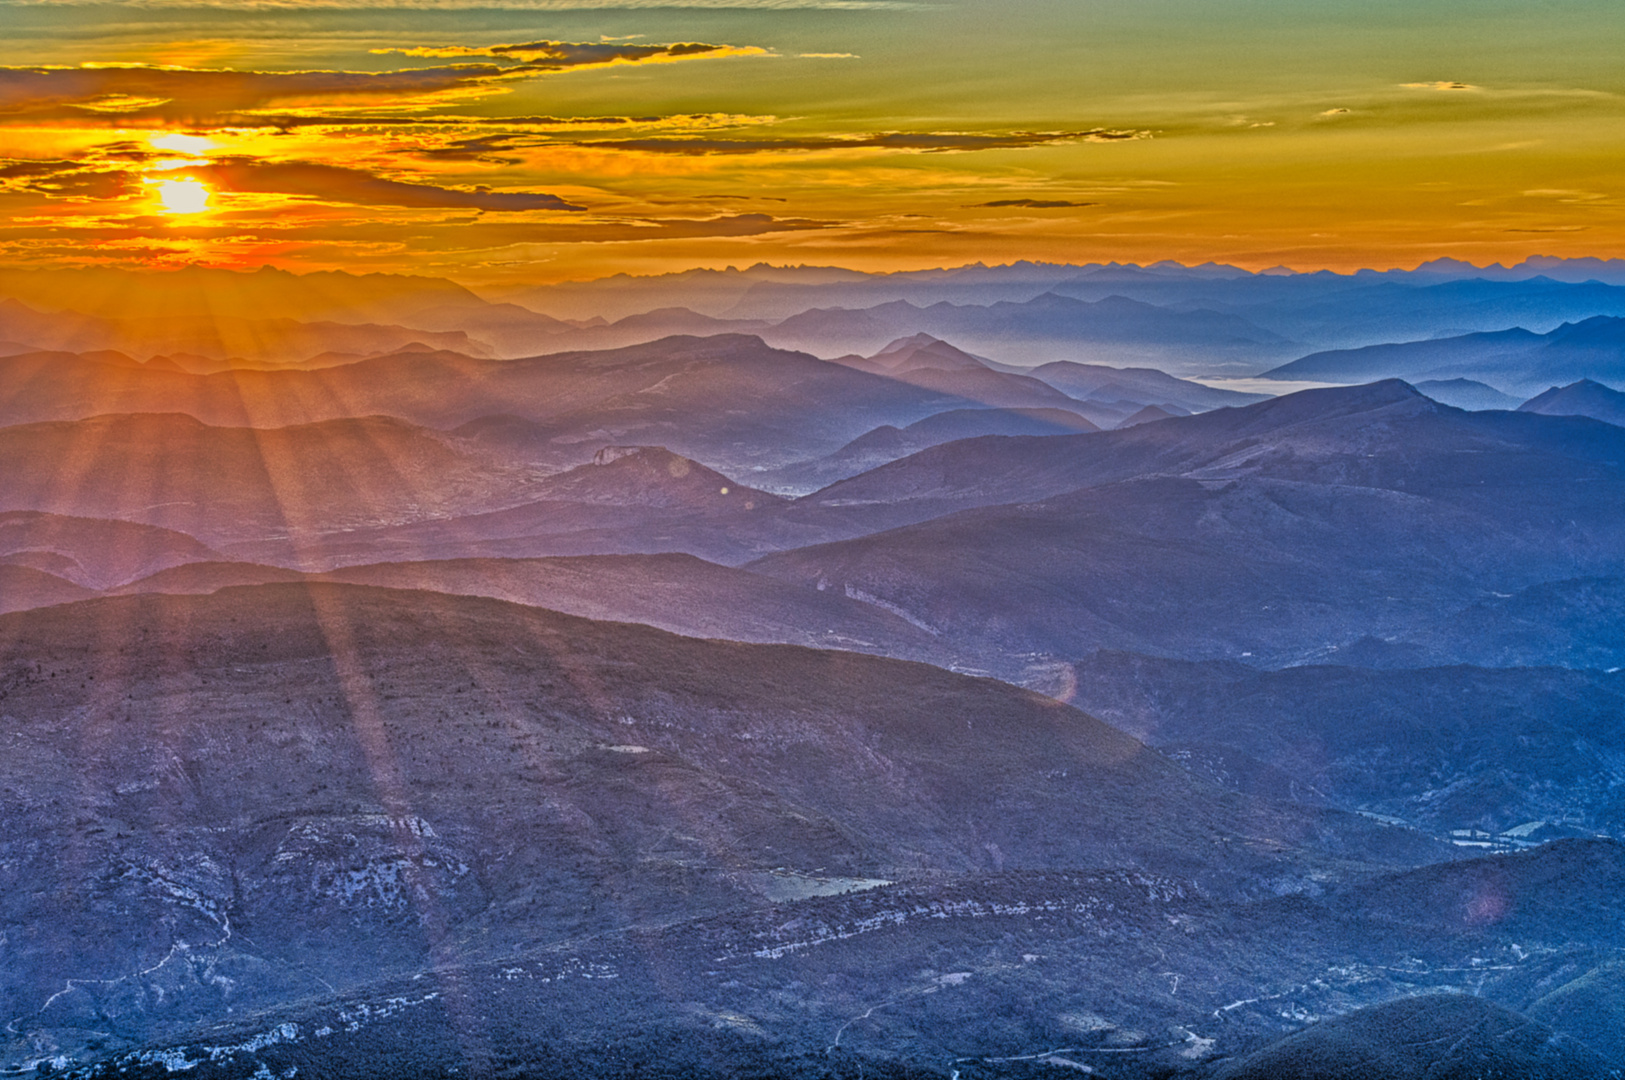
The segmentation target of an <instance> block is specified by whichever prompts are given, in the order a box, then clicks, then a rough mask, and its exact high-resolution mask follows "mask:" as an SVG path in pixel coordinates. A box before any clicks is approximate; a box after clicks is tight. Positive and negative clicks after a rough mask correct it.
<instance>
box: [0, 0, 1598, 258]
mask: <svg viewBox="0 0 1625 1080" xmlns="http://www.w3.org/2000/svg"><path fill="white" fill-rule="evenodd" d="M1465 13H1466V9H1464V8H1463V5H1461V4H1460V3H1458V2H1445V0H1412V2H1408V3H1383V2H1377V3H1373V2H1362V3H1358V4H1356V3H1339V2H1335V0H1334V2H1326V3H1316V4H1311V3H1308V2H1305V0H1233V2H1228V0H1227V2H1226V3H1223V4H1214V3H1211V2H1210V0H1136V2H1133V3H1130V2H1127V0H1021V2H1017V3H994V2H992V0H940V2H892V0H884V2H868V0H830V2H828V3H822V4H819V3H806V4H797V3H793V2H791V3H786V2H784V0H760V2H756V0H709V2H708V3H694V4H691V5H689V6H684V5H683V4H682V3H678V4H675V5H668V6H662V7H654V6H647V5H644V4H639V3H626V4H621V5H611V4H603V3H597V2H594V0H577V2H573V3H572V2H556V0H532V2H524V0H513V2H511V3H508V4H506V5H488V6H483V7H481V6H476V5H473V4H467V5H463V4H458V3H456V2H453V0H419V2H418V3H416V4H406V3H404V2H402V3H398V4H397V3H388V2H370V0H349V3H348V6H346V4H345V2H344V0H340V2H339V3H338V4H337V5H322V6H319V7H318V6H307V5H306V4H304V3H301V2H300V0H280V2H269V0H267V2H251V3H238V2H230V0H219V2H217V3H214V4H183V3H179V2H172V0H144V2H143V0H137V2H130V3H124V4H93V3H86V4H79V3H52V4H38V3H17V2H15V0H0V26H4V27H5V28H6V30H7V33H6V34H5V35H3V36H4V43H3V44H0V64H3V65H4V67H3V68H0V205H3V207H4V218H3V220H0V250H3V252H4V254H3V256H0V259H3V261H4V262H5V263H6V264H8V265H30V264H38V265H78V264H84V263H92V262H95V263H107V264H118V265H161V266H174V265H184V264H189V263H203V264H208V265H220V266H253V265H259V264H263V263H271V264H274V265H278V266H283V267H287V268H289V269H295V270H303V269H316V268H323V269H333V268H339V269H350V270H357V271H362V270H369V269H380V270H391V271H402V270H409V271H415V272H422V273H435V274H443V275H446V276H451V277H454V278H458V279H460V280H465V281H469V282H475V283H478V282H494V281H520V280H525V281H548V280H558V279H562V278H579V277H592V276H599V275H602V274H607V273H614V272H619V271H630V272H639V273H647V272H659V271H664V270H671V269H679V268H683V267H687V266H693V265H706V266H723V265H728V264H748V263H754V262H758V261H767V262H774V263H819V264H839V265H845V266H852V267H857V268H861V269H903V268H918V267H925V266H936V265H954V264H960V263H965V262H970V261H976V260H981V261H986V262H1003V261H1010V260H1014V259H1020V258H1029V259H1042V260H1051V261H1072V262H1084V261H1094V260H1102V259H1121V260H1132V261H1153V260H1156V259H1163V258H1173V259H1179V260H1183V261H1203V260H1207V259H1216V260H1221V261H1227V262H1233V263H1238V264H1241V265H1245V266H1251V267H1255V268H1262V267H1265V266H1269V265H1273V264H1277V263H1285V264H1287V265H1290V266H1293V267H1296V268H1301V269H1309V268H1317V267H1332V268H1336V269H1351V268H1354V267H1358V266H1378V267H1387V266H1396V265H1397V266H1412V265H1415V264H1416V263H1418V262H1420V261H1423V260H1426V259H1430V258H1434V257H1438V256H1442V255H1448V256H1454V257H1457V258H1463V259H1468V260H1471V261H1474V262H1478V263H1485V262H1489V261H1496V260H1500V261H1516V260H1518V259H1521V258H1523V257H1524V256H1526V255H1530V254H1552V255H1599V256H1608V257H1617V256H1621V255H1625V215H1622V210H1621V198H1622V186H1625V146H1622V140H1621V137H1620V134H1619V133H1620V132H1621V131H1625V122H1622V121H1625V115H1622V113H1625V109H1622V103H1625V65H1621V64H1620V63H1619V62H1618V57H1619V56H1621V55H1625V19H1620V18H1619V17H1618V9H1617V5H1616V4H1615V3H1613V2H1612V0H1609V2H1606V3H1605V2H1600V0H1583V2H1582V0H1548V2H1545V3H1542V4H1539V5H1531V4H1527V3H1511V2H1501V0H1481V2H1479V3H1475V4H1474V5H1472V9H1471V15H1472V18H1471V19H1466V18H1464V14H1465Z"/></svg>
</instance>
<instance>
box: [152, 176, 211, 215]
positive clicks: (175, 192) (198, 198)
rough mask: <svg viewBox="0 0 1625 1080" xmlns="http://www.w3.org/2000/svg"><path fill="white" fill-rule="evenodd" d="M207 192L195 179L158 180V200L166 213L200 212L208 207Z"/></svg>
mask: <svg viewBox="0 0 1625 1080" xmlns="http://www.w3.org/2000/svg"><path fill="white" fill-rule="evenodd" d="M209 194H210V192H209V189H208V188H206V187H204V186H203V184H202V183H200V182H199V181H197V180H159V181H158V201H159V202H161V203H163V204H164V213H166V214H201V213H203V211H205V210H207V209H208V208H209Z"/></svg>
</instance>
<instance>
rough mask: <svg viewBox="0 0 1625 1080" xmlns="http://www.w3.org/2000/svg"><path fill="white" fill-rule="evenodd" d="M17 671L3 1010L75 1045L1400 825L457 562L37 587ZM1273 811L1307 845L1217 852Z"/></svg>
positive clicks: (1075, 716) (1013, 711)
mask: <svg viewBox="0 0 1625 1080" xmlns="http://www.w3.org/2000/svg"><path fill="white" fill-rule="evenodd" d="M0 672H3V673H4V679H5V683H4V693H5V710H6V713H7V714H8V715H9V716H12V717H14V718H18V720H20V721H21V723H20V724H19V725H18V726H17V727H15V728H14V730H13V731H12V733H11V735H10V741H9V743H8V750H7V753H6V754H5V755H3V756H0V772H3V773H4V777H3V779H4V789H5V795H4V798H5V806H6V812H7V821H8V828H7V835H6V837H5V839H4V840H3V841H0V843H3V844H4V849H3V850H4V852H5V856H6V857H5V860H4V861H3V862H0V874H3V875H4V882H5V886H6V887H5V888H4V889H0V904H3V905H4V906H5V911H4V913H3V916H0V917H3V919H4V922H5V924H6V925H17V924H22V923H26V924H28V925H30V926H33V927H35V928H37V932H36V933H34V934H31V935H30V936H28V937H27V938H26V939H24V940H22V941H20V942H17V943H16V944H15V945H14V946H12V947H9V948H8V956H7V963H6V965H5V967H4V970H3V976H0V979H3V982H0V1010H3V1011H4V1013H5V1014H6V1015H7V1016H8V1017H11V1018H13V1020H12V1030H13V1031H15V1032H17V1033H18V1034H19V1035H20V1036H22V1037H24V1038H25V1039H32V1040H33V1041H34V1045H40V1044H41V1043H42V1042H44V1043H50V1042H53V1041H54V1042H55V1044H56V1045H58V1046H70V1045H71V1046H73V1047H75V1050H74V1052H75V1053H76V1054H77V1053H78V1052H80V1051H81V1050H82V1048H83V1046H84V1045H85V1040H87V1039H91V1038H92V1037H93V1036H94V1033H95V1032H98V1031H99V1032H102V1033H104V1034H103V1036H102V1037H103V1039H104V1043H103V1045H105V1039H106V1038H109V1037H112V1038H115V1039H117V1040H120V1041H126V1042H127V1041H130V1040H133V1041H136V1042H146V1041H150V1040H152V1039H155V1038H159V1037H161V1036H162V1035H163V1034H164V1033H165V1032H173V1031H177V1030H180V1029H182V1028H184V1027H186V1026H188V1025H192V1024H195V1023H197V1022H198V1021H199V1020H200V1019H202V1018H204V1017H207V1016H216V1015H218V1010H219V1007H220V1004H221V1000H222V995H224V997H225V1000H226V1002H228V1003H230V1004H231V1005H232V1006H233V1007H234V1008H235V1009H236V1010H237V1011H238V1012H241V1013H258V1012H259V1010H262V1009H264V1008H266V1007H269V1006H272V1005H277V1004H287V1003H289V1002H292V1001H294V1000H299V999H306V998H308V997H309V996H310V995H311V994H313V993H320V992H321V987H322V986H323V985H326V986H327V987H328V988H329V992H331V988H332V987H346V986H349V987H355V986H359V985H363V984H367V983H373V982H377V981H379V980H387V979H389V978H391V977H392V976H394V975H400V976H403V977H404V976H409V975H411V974H412V973H414V972H419V971H422V970H423V969H425V968H428V967H433V968H437V969H445V968H446V967H447V965H453V966H455V965H460V964H477V963H481V962H484V961H488V960H498V959H500V958H502V957H503V956H505V955H508V954H512V953H514V952H515V951H516V950H519V949H521V948H535V947H537V946H541V945H555V946H559V945H565V944H567V943H568V942H570V941H572V940H576V939H580V938H581V937H582V936H583V935H591V934H597V933H602V932H605V931H611V930H616V929H625V928H628V927H631V926H637V925H649V926H658V925H660V924H662V923H665V922H669V921H672V920H674V919H693V918H696V917H700V916H705V915H707V914H716V913H719V912H723V911H726V910H729V909H732V908H739V907H741V906H751V905H760V903H761V900H760V899H759V897H760V896H761V895H762V892H763V891H764V890H767V889H768V887H769V886H770V885H771V884H772V883H773V882H774V881H775V878H776V876H777V875H784V880H785V882H786V883H791V879H793V878H800V879H802V880H803V881H804V882H805V883H806V884H808V885H811V886H820V887H822V888H824V890H825V891H839V890H840V889H842V888H851V887H853V886H862V885H864V884H866V883H872V882H873V881H874V880H876V879H894V878H897V877H899V876H909V875H924V877H925V879H926V880H927V881H931V880H935V879H936V878H937V877H939V876H940V875H941V874H942V873H944V872H956V873H963V872H967V871H975V870H978V869H980V868H996V867H1000V866H1002V867H1004V868H1005V869H1006V870H1013V869H1016V868H1034V869H1036V868H1044V867H1067V866H1077V865H1099V864H1102V863H1105V864H1108V865H1116V866H1123V865H1130V866H1135V865H1143V866H1144V867H1145V868H1147V869H1150V868H1152V867H1157V866H1177V867H1180V868H1182V869H1184V870H1186V871H1188V872H1190V873H1193V874H1196V875H1198V876H1203V877H1206V876H1209V874H1210V872H1211V871H1213V870H1215V869H1217V868H1218V864H1219V862H1221V861H1222V862H1223V864H1224V865H1223V869H1222V871H1220V872H1219V873H1218V876H1214V877H1212V878H1211V881H1212V884H1213V886H1214V887H1234V884H1235V883H1245V882H1246V881H1247V880H1248V874H1249V872H1250V871H1249V868H1251V869H1252V870H1255V871H1256V870H1261V869H1263V868H1266V867H1272V866H1279V867H1285V868H1290V867H1292V866H1294V865H1296V861H1297V860H1305V861H1307V862H1309V863H1314V862H1315V861H1317V860H1319V861H1322V862H1324V861H1325V858H1326V857H1325V856H1320V855H1317V854H1316V853H1315V850H1314V849H1315V848H1316V847H1317V846H1318V845H1320V843H1321V842H1322V841H1321V840H1320V839H1318V838H1319V837H1336V838H1337V839H1336V840H1335V841H1332V842H1331V843H1332V846H1336V847H1339V848H1342V849H1343V850H1344V852H1345V853H1346V852H1347V851H1348V850H1350V848H1351V846H1358V845H1359V844H1360V843H1362V842H1366V840H1362V837H1364V836H1365V834H1367V833H1370V834H1371V835H1372V838H1375V839H1378V840H1381V839H1382V838H1381V837H1378V836H1376V832H1374V831H1373V830H1372V829H1371V828H1370V827H1368V826H1365V825H1362V824H1360V823H1358V822H1357V821H1340V820H1338V819H1335V818H1334V819H1326V818H1324V816H1323V815H1318V814H1313V813H1306V812H1301V811H1298V810H1293V809H1291V808H1283V809H1280V810H1277V809H1275V808H1272V807H1270V806H1266V805H1257V806H1254V805H1251V804H1249V803H1248V802H1247V801H1246V800H1240V799H1237V798H1236V797H1234V796H1226V795H1223V794H1221V793H1219V792H1218V791H1216V790H1215V789H1212V788H1209V787H1207V786H1206V785H1204V784H1202V783H1200V782H1198V781H1195V780H1194V779H1192V778H1191V777H1190V775H1189V774H1188V773H1186V772H1185V771H1183V770H1181V769H1179V768H1178V767H1177V766H1175V765H1173V764H1172V763H1170V762H1168V761H1166V760H1165V759H1163V758H1162V757H1160V756H1159V755H1157V754H1155V753H1152V752H1150V751H1148V750H1146V748H1145V747H1144V746H1143V745H1141V744H1140V743H1138V742H1136V741H1135V740H1133V739H1131V738H1129V737H1128V736H1126V735H1123V734H1121V733H1120V732H1117V731H1116V730H1114V729H1112V728H1109V727H1107V726H1106V725H1104V724H1102V723H1100V722H1099V721H1097V720H1094V719H1093V718H1091V717H1089V716H1087V715H1085V714H1083V713H1081V712H1078V711H1077V710H1075V709H1071V708H1068V707H1066V706H1064V705H1061V704H1059V703H1058V702H1055V701H1053V700H1051V699H1047V698H1044V697H1041V696H1039V695H1036V694H1032V693H1029V692H1026V691H1022V690H1019V689H1017V688H1015V687H1011V686H1007V685H1005V684H1002V683H996V682H992V681H989V680H978V679H971V678H967V677H964V676H959V675H953V674H950V673H947V672H943V671H941V670H939V669H936V668H932V667H928V666H926V665H921V664H909V663H904V662H900V661H893V660H884V659H879V658H874V657H866V656H859V655H856V654H853V653H843V652H825V651H818V650H808V649H800V648H795V647H791V646H752V645H740V644H732V643H724V642H707V641H699V640H695V639H691V638H681V637H676V636H674V635H670V634H665V633H662V632H660V631H657V630H652V629H649V628H646V627H637V626H630V625H626V624H613V623H595V622H591V621H588V620H583V619H577V618H572V617H569V616H565V615H561V614H557V613H553V612H548V611H543V610H539V609H535V608H524V607H518V606H516V605H512V604H504V603H500V602H497V601H492V600H486V599H478V598H470V597H452V596H447V595H443V594H438V593H425V592H399V591H392V590H380V589H373V588H363V587H358V586H340V585H311V584H293V585H269V586H258V587H251V588H239V589H226V590H223V591H221V592H218V593H215V594H213V595H210V596H189V597H178V596H141V597H126V598H119V599H111V600H92V601H86V602H83V603H78V604H70V605H67V606H63V607H55V608H47V609H42V610H38V611H33V612H26V613H22V614H14V615H9V616H4V617H0ZM182 698H184V700H185V702H186V706H187V707H186V708H185V709H181V710H177V709H176V708H175V707H174V705H175V702H176V701H177V700H181V699H182ZM70 803H71V805H72V807H73V809H72V810H71V811H66V807H67V806H68V805H69V804H70ZM1255 830H1264V831H1265V832H1266V834H1270V835H1279V836H1300V837H1303V838H1304V842H1303V844H1302V845H1301V846H1293V847H1291V848H1290V849H1286V850H1283V849H1282V848H1280V847H1278V846H1266V847H1260V848H1258V849H1257V850H1256V851H1254V852H1252V853H1251V854H1243V855H1240V856H1237V855H1235V854H1232V855H1229V856H1226V857H1225V858H1224V859H1223V860H1218V859H1216V857H1215V856H1216V853H1217V851H1218V848H1217V847H1216V842H1215V839H1216V838H1220V837H1226V836H1229V837H1232V839H1233V843H1234V845H1235V846H1236V849H1237V851H1243V852H1245V851H1247V850H1249V849H1248V844H1249V841H1248V840H1247V836H1249V835H1251V834H1252V833H1253V832H1254V831H1255ZM1377 832H1380V830H1378V831H1377ZM1368 839H1369V838H1368ZM1384 842H1386V841H1384ZM1390 846H1391V845H1390ZM1420 850H1424V849H1422V848H1417V847H1416V845H1414V844H1413V845H1412V851H1411V852H1410V854H1411V855H1412V856H1414V854H1415V852H1416V851H1420ZM1340 858H1344V859H1346V858H1347V855H1346V854H1344V855H1343V856H1340ZM1283 859H1284V860H1285V861H1284V862H1283V861H1282V860H1283ZM1333 861H1334V862H1335V861H1336V860H1335V859H1334V860H1333ZM25 883H26V887H25ZM1225 883H1231V884H1230V885H1228V886H1226V885H1225ZM58 896H72V897H74V898H75V899H74V902H73V903H72V904H67V905H64V904H62V903H60V902H58V901H57V900H56V899H55V898H56V897H58ZM47 910H49V912H50V916H49V917H48V918H47V917H45V916H46V911H47ZM180 942H185V943H186V944H184V945H182V944H179V943H180ZM165 955H170V956H173V957H175V959H174V961H173V962H172V963H170V964H161V963H159V961H160V960H161V959H162V958H163V957H164V956H165ZM216 975H225V976H226V977H227V978H229V979H230V980H231V982H230V984H229V985H227V986H225V987H222V986H221V985H220V984H219V982H218V980H217V979H215V976H216ZM160 991H161V993H160ZM75 1040H77V1041H75ZM24 1052H26V1050H24Z"/></svg>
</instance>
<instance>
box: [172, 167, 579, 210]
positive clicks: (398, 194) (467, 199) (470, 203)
mask: <svg viewBox="0 0 1625 1080" xmlns="http://www.w3.org/2000/svg"><path fill="white" fill-rule="evenodd" d="M172 175H182V176H190V177H193V178H194V179H197V180H202V181H204V182H205V183H207V184H210V185H212V186H214V187H218V188H223V189H225V190H227V191H256V192H267V193H274V194H279V195H304V196H311V197H314V198H318V199H323V200H326V201H328V202H340V203H351V204H354V205H358V206H404V207H413V208H420V209H445V210H582V209H585V208H584V207H580V206H574V205H571V204H570V203H567V202H565V201H564V200H563V199H561V198H559V197H558V196H557V195H549V194H546V193H544V192H540V191H486V190H483V189H476V190H472V191H464V190H460V189H457V188H443V187H435V186H433V185H430V184H409V183H406V182H404V181H401V180H386V179H384V178H383V177H380V176H374V175H373V174H372V173H369V172H364V171H362V170H360V169H346V168H343V167H341V166H338V165H320V164H314V163H309V162H287V163H279V164H264V163H257V162H253V161H247V160H227V161H222V162H219V163H216V164H211V165H199V166H193V167H191V168H186V169H177V170H175V171H174V173H173V174H172Z"/></svg>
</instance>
